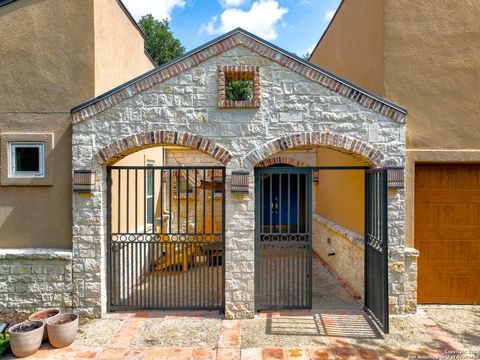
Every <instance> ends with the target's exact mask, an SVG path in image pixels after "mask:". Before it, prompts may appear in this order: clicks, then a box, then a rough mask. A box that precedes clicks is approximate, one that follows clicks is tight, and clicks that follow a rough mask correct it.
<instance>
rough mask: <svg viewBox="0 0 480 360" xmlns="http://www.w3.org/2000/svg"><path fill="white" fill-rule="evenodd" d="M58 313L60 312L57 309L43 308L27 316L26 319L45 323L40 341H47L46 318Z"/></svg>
mask: <svg viewBox="0 0 480 360" xmlns="http://www.w3.org/2000/svg"><path fill="white" fill-rule="evenodd" d="M58 314H60V310H59V309H45V310H41V311H37V312H36V313H33V314H32V315H30V316H29V317H28V320H30V321H43V322H44V323H45V326H44V328H43V338H42V341H47V339H48V333H47V324H46V320H47V319H49V318H51V317H54V316H56V315H58Z"/></svg>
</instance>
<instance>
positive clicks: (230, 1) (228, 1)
mask: <svg viewBox="0 0 480 360" xmlns="http://www.w3.org/2000/svg"><path fill="white" fill-rule="evenodd" d="M247 1H248V0H220V4H221V5H222V6H223V7H225V8H230V7H239V6H242V5H243V4H245V3H246V2H247Z"/></svg>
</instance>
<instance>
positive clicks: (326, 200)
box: [315, 148, 365, 234]
mask: <svg viewBox="0 0 480 360" xmlns="http://www.w3.org/2000/svg"><path fill="white" fill-rule="evenodd" d="M317 166H365V164H364V163H362V162H361V161H360V160H357V159H355V158H353V157H352V156H350V155H346V154H342V153H340V152H338V151H335V150H330V149H324V148H318V149H317ZM318 178H319V181H318V183H317V184H315V188H316V213H317V214H319V215H321V216H323V217H324V218H326V219H328V220H331V221H333V222H334V223H336V224H338V225H341V226H343V227H345V228H347V229H349V230H351V231H353V232H355V233H357V234H363V229H364V189H365V185H364V183H365V182H364V179H365V175H364V171H363V170H325V171H320V172H319V177H318Z"/></svg>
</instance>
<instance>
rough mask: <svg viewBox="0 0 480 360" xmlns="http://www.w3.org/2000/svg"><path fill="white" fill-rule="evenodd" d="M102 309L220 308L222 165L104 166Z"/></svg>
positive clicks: (221, 288)
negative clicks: (105, 301) (105, 298)
mask: <svg viewBox="0 0 480 360" xmlns="http://www.w3.org/2000/svg"><path fill="white" fill-rule="evenodd" d="M107 181H108V192H107V194H108V195H107V196H108V209H107V216H108V241H107V255H108V259H107V261H108V277H107V283H108V291H107V293H108V309H109V310H119V309H122V310H123V309H212V310H213V309H218V310H223V309H224V293H225V291H224V284H225V279H224V239H225V186H224V184H225V168H224V167H215V166H208V167H187V166H184V167H178V166H177V167H172V166H165V167H155V166H147V167H135V166H123V167H122V166H113V167H108V168H107Z"/></svg>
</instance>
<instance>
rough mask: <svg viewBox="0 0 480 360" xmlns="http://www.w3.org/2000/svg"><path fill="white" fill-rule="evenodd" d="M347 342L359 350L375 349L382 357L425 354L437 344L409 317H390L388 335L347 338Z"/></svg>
mask: <svg viewBox="0 0 480 360" xmlns="http://www.w3.org/2000/svg"><path fill="white" fill-rule="evenodd" d="M349 341H350V342H351V343H352V344H353V345H355V346H356V347H359V348H373V349H377V350H378V351H379V353H380V354H383V355H385V356H386V355H396V356H404V357H405V356H408V355H409V354H413V353H416V354H426V351H425V349H426V348H427V347H438V344H437V343H436V342H435V341H434V340H433V339H432V337H430V335H428V334H427V333H426V332H425V331H424V330H423V328H422V327H421V326H420V325H418V324H417V323H416V322H415V320H414V319H413V318H412V317H411V316H391V317H390V334H388V335H385V337H383V336H382V335H378V336H375V337H370V338H369V337H349Z"/></svg>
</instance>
